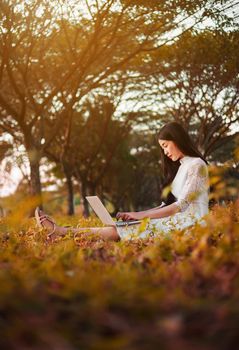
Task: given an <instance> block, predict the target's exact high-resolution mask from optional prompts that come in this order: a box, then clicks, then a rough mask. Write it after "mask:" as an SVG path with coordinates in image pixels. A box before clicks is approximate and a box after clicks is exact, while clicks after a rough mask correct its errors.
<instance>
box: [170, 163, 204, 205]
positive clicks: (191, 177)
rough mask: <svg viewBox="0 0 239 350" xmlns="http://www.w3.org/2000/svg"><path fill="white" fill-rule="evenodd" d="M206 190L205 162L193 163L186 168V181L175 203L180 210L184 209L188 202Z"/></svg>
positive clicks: (195, 199)
mask: <svg viewBox="0 0 239 350" xmlns="http://www.w3.org/2000/svg"><path fill="white" fill-rule="evenodd" d="M207 190H208V169H207V166H206V164H202V163H201V162H200V163H196V164H193V165H192V166H191V167H190V169H189V170H188V173H187V177H186V182H185V184H184V186H183V188H182V192H181V195H180V196H179V197H178V200H177V202H176V203H175V204H176V205H177V206H178V207H179V209H180V211H181V212H183V211H185V210H186V209H187V208H188V206H189V205H190V203H192V202H194V201H197V199H198V197H199V196H200V195H201V194H202V193H204V192H206V191H207Z"/></svg>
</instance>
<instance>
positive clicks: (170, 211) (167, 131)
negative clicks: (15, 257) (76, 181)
mask: <svg viewBox="0 0 239 350" xmlns="http://www.w3.org/2000/svg"><path fill="white" fill-rule="evenodd" d="M158 142H159V145H160V151H161V162H162V168H163V175H164V179H165V183H164V184H165V185H170V184H171V193H172V195H173V196H174V198H175V201H174V202H173V203H171V204H168V203H166V204H168V205H161V206H159V207H156V208H152V209H149V210H146V211H140V212H125V213H118V214H117V219H122V220H137V219H139V220H141V219H145V218H148V219H149V220H148V222H147V225H146V228H145V229H144V230H143V232H141V231H142V225H131V226H124V227H117V228H116V227H112V226H110V227H92V228H88V227H87V228H72V229H71V231H72V232H73V233H74V234H78V233H80V232H83V231H87V232H88V233H90V234H92V233H93V234H95V233H96V234H98V235H99V236H100V237H101V238H103V239H106V240H114V241H118V240H120V239H131V238H133V237H140V238H144V237H148V236H151V235H153V234H160V233H169V232H170V231H173V230H175V229H178V230H182V229H184V228H186V227H189V226H192V225H194V224H195V223H196V222H197V221H198V220H200V219H201V218H202V217H203V216H204V215H206V214H207V213H208V170H207V163H206V161H205V160H204V159H203V156H202V155H201V153H200V152H199V151H198V150H197V148H196V147H195V145H194V144H193V142H192V140H191V139H190V137H189V135H188V133H187V132H186V131H185V130H184V128H183V127H182V126H181V125H180V124H179V123H176V122H171V123H168V124H166V125H165V126H164V127H163V128H162V129H161V130H160V132H159V135H158ZM35 214H36V220H37V223H38V225H39V226H40V227H43V228H46V229H47V230H48V232H49V233H48V238H49V239H55V238H56V237H57V236H59V235H60V236H64V235H66V234H67V231H68V230H69V228H65V227H60V226H57V225H56V224H55V223H54V221H53V220H52V219H50V218H49V217H48V216H47V215H45V214H44V213H43V212H42V211H41V210H39V209H38V208H37V209H36V213H35Z"/></svg>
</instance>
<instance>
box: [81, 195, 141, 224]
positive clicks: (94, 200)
mask: <svg viewBox="0 0 239 350" xmlns="http://www.w3.org/2000/svg"><path fill="white" fill-rule="evenodd" d="M85 198H86V199H87V200H88V202H89V203H90V206H91V207H92V209H93V210H94V212H95V213H96V215H97V216H98V217H99V218H100V220H101V221H102V222H103V224H105V225H110V226H117V227H121V226H129V225H135V224H140V223H141V220H129V221H114V220H113V219H112V217H111V215H110V213H109V212H108V210H107V209H106V207H105V206H104V204H103V203H102V202H101V200H100V199H99V197H97V196H87V197H85Z"/></svg>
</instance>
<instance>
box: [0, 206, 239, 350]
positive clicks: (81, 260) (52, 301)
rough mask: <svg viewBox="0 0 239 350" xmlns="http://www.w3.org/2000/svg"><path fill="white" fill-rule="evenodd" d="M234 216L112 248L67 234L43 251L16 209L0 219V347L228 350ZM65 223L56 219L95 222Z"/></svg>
mask: <svg viewBox="0 0 239 350" xmlns="http://www.w3.org/2000/svg"><path fill="white" fill-rule="evenodd" d="M24 210H25V209H24ZM238 214H239V203H237V204H234V205H232V204H231V205H229V206H228V207H216V208H214V209H213V210H212V211H211V213H210V215H209V216H208V217H207V218H206V221H207V226H205V227H201V226H195V227H194V228H192V229H190V230H185V231H184V232H179V231H175V232H173V233H172V234H171V235H170V236H166V237H165V236H159V237H157V238H154V239H153V238H149V239H145V240H139V239H138V240H137V239H136V240H133V241H122V242H118V243H112V242H104V241H100V240H98V239H97V238H95V237H92V238H89V237H88V238H84V237H81V238H77V239H75V240H74V239H73V238H72V237H71V233H70V232H69V235H68V236H67V237H66V238H64V239H61V240H59V241H58V242H56V243H46V240H45V232H43V231H39V230H38V229H36V228H35V225H34V222H33V221H31V219H30V220H29V219H24V216H23V214H22V212H21V210H19V212H18V214H16V215H14V219H13V220H12V219H11V217H9V218H5V219H2V220H1V222H0V231H1V245H0V250H1V252H0V256H1V258H0V266H1V270H0V284H1V291H0V325H1V327H0V333H1V337H0V345H1V348H3V349H23V348H24V349H26V348H31V349H42V348H44V349H53V348H54V349H55V348H56V349H139V350H140V349H149V348H151V349H153V348H160V349H173V348H177V349H179V350H180V349H183V350H187V349H192V348H195V344H196V349H203V350H204V349H225V350H226V349H229V348H233V347H234V346H233V345H232V344H237V343H238V322H239V316H238V315H239V309H238V295H239V294H238V293H239V289H238V288H239V278H238V276H239V259H238V258H239V240H238V237H239V215H238ZM17 216H18V219H19V220H18V222H17V221H16V219H17ZM70 220H71V221H69V218H68V219H66V218H64V217H61V218H58V221H59V223H61V224H72V225H77V224H78V225H79V226H90V225H95V224H96V223H97V222H96V221H95V220H94V219H90V220H84V219H80V220H77V218H72V219H70ZM222 334H223V337H222V336H221V335H222Z"/></svg>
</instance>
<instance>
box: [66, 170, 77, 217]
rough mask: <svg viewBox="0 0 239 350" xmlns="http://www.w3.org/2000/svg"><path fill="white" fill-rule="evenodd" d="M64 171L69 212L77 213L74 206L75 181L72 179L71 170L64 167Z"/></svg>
mask: <svg viewBox="0 0 239 350" xmlns="http://www.w3.org/2000/svg"><path fill="white" fill-rule="evenodd" d="M64 173H65V176H66V185H67V206H68V208H67V214H68V215H74V214H75V207H74V190H73V181H72V175H71V174H70V173H69V171H67V170H66V168H65V167H64Z"/></svg>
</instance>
